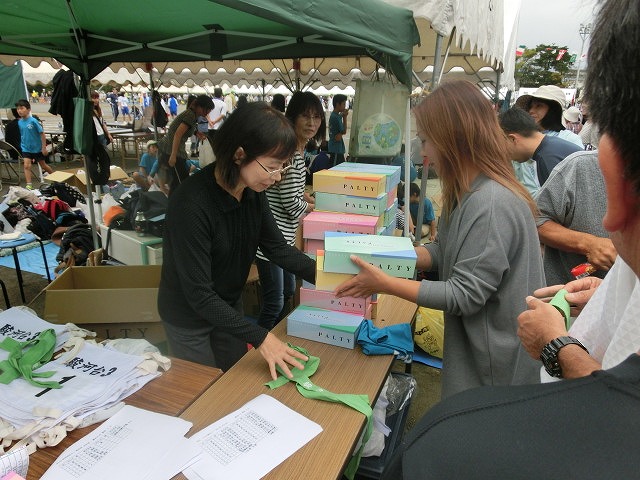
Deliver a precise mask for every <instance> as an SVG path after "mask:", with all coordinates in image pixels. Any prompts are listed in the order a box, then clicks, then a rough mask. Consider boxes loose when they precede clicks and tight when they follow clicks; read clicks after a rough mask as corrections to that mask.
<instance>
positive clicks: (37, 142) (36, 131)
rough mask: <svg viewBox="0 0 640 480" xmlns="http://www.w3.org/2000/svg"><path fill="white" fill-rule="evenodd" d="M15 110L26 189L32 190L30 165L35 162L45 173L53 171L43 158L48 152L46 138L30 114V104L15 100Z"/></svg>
mask: <svg viewBox="0 0 640 480" xmlns="http://www.w3.org/2000/svg"><path fill="white" fill-rule="evenodd" d="M16 110H17V111H18V116H19V117H20V120H18V127H19V128H20V150H22V158H23V159H24V178H25V180H26V182H27V190H33V186H32V185H31V165H32V164H35V163H36V162H37V163H38V164H39V165H40V168H42V170H44V171H45V172H47V173H53V170H52V169H51V167H50V166H49V165H47V162H46V161H45V159H46V158H47V155H49V153H48V152H47V139H46V137H45V135H44V130H43V129H42V125H41V124H40V122H39V121H38V120H36V119H35V118H34V117H33V116H32V115H31V104H30V103H29V102H28V101H27V100H25V99H22V100H18V101H17V102H16Z"/></svg>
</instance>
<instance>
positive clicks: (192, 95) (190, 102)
mask: <svg viewBox="0 0 640 480" xmlns="http://www.w3.org/2000/svg"><path fill="white" fill-rule="evenodd" d="M196 98H198V97H197V96H196V95H194V94H191V95H189V96H188V97H187V108H189V106H190V105H191V104H192V103H193V101H194V100H195V99H196Z"/></svg>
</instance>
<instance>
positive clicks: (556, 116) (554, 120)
mask: <svg viewBox="0 0 640 480" xmlns="http://www.w3.org/2000/svg"><path fill="white" fill-rule="evenodd" d="M534 100H535V101H537V102H540V103H544V104H545V105H547V106H548V107H549V110H548V111H547V114H546V115H545V116H544V117H542V119H541V120H540V128H542V130H551V131H552V132H559V131H561V130H564V129H565V128H564V125H562V105H560V104H559V103H558V102H556V101H555V100H547V99H546V98H532V99H531V101H534Z"/></svg>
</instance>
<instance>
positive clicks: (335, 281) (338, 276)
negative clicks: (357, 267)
mask: <svg viewBox="0 0 640 480" xmlns="http://www.w3.org/2000/svg"><path fill="white" fill-rule="evenodd" d="M354 276H355V275H353V274H347V273H330V272H325V271H324V251H323V250H318V253H317V255H316V290H326V291H330V292H333V291H334V290H335V289H336V287H337V286H338V285H340V284H341V283H342V282H345V281H347V280H349V279H350V278H353V277H354Z"/></svg>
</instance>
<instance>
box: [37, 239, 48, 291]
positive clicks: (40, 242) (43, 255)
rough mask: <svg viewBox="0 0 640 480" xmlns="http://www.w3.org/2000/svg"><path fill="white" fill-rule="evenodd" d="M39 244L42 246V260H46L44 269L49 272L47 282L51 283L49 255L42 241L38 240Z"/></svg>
mask: <svg viewBox="0 0 640 480" xmlns="http://www.w3.org/2000/svg"><path fill="white" fill-rule="evenodd" d="M38 243H39V244H40V251H42V259H43V260H44V268H45V270H46V271H47V280H49V283H51V274H50V273H49V262H48V261H47V254H46V253H45V251H44V245H43V244H42V240H40V239H38Z"/></svg>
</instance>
